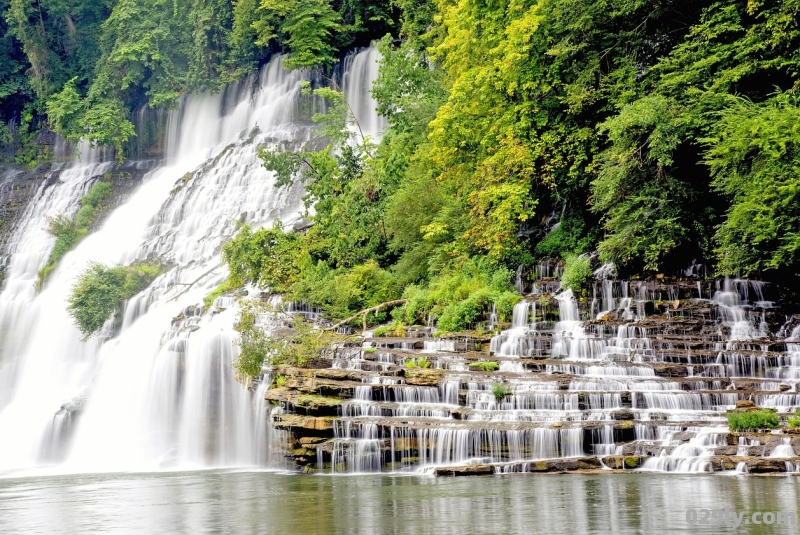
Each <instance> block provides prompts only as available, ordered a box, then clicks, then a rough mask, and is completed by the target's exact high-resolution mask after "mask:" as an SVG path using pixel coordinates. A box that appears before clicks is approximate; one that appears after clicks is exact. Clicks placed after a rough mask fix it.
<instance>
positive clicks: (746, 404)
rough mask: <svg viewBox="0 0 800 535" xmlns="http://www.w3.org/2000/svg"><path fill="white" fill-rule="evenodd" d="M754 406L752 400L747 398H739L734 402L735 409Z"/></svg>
mask: <svg viewBox="0 0 800 535" xmlns="http://www.w3.org/2000/svg"><path fill="white" fill-rule="evenodd" d="M755 406H756V404H755V403H754V402H753V401H750V400H749V399H740V400H739V401H737V402H736V408H737V409H750V408H753V407H755Z"/></svg>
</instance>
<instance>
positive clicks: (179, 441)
mask: <svg viewBox="0 0 800 535" xmlns="http://www.w3.org/2000/svg"><path fill="white" fill-rule="evenodd" d="M375 59H376V52H375V50H374V49H368V50H366V51H364V52H362V53H360V54H358V55H356V56H354V57H352V58H350V59H349V60H348V61H349V63H350V64H352V65H354V66H358V68H359V70H358V72H353V73H346V75H345V77H344V81H343V85H344V90H345V92H346V93H347V94H348V95H349V96H350V98H352V99H354V100H356V101H358V102H359V103H361V102H362V101H367V100H368V95H366V94H364V91H365V89H367V88H369V86H370V85H371V79H374V77H375V75H376V71H377V64H376V63H375ZM305 76H306V74H304V73H303V72H297V71H295V72H292V73H288V72H285V71H284V70H283V69H282V67H281V64H280V59H275V60H273V61H272V62H270V63H269V64H268V65H266V66H265V67H264V69H262V72H261V73H260V75H259V76H258V77H253V78H251V79H249V80H245V81H243V82H241V83H240V84H237V85H234V86H232V87H229V88H228V89H227V90H226V91H225V92H224V93H222V94H220V95H193V96H189V97H187V98H186V99H185V100H184V101H183V102H182V103H181V108H180V110H179V111H177V112H173V113H172V114H171V115H170V117H169V121H168V136H167V144H166V154H167V161H166V163H165V164H164V165H163V166H161V167H159V168H158V169H156V170H154V171H153V172H150V173H149V174H148V175H147V176H146V178H145V181H144V183H143V185H142V186H141V187H140V188H139V189H138V190H137V191H136V192H135V193H134V194H133V195H132V196H131V197H130V198H129V199H128V200H127V201H126V202H125V204H124V205H122V206H120V207H119V208H117V209H116V210H114V211H113V213H112V214H111V215H110V216H109V217H108V219H107V220H106V221H105V223H104V224H103V226H102V228H101V229H100V230H99V231H97V232H95V233H93V234H90V235H89V236H88V237H87V238H85V239H84V240H83V241H82V242H81V243H80V244H79V245H78V246H77V247H76V248H75V249H74V250H73V251H72V252H70V253H69V254H67V255H66V256H65V257H64V258H63V259H62V261H61V263H60V265H59V267H58V268H57V269H56V271H55V272H53V273H52V274H51V276H50V280H49V283H48V284H47V285H46V286H45V288H44V289H43V290H42V291H41V292H40V293H38V294H37V293H36V291H35V288H34V281H35V279H36V272H37V270H38V269H39V268H40V267H41V266H42V265H44V263H45V262H46V260H47V257H48V255H49V251H50V249H51V247H52V244H53V242H54V239H53V238H52V237H51V236H49V235H48V234H47V233H46V231H45V230H44V229H45V227H46V217H48V216H54V215H57V214H66V215H72V214H73V213H74V212H75V211H76V210H77V208H78V206H79V201H80V198H81V197H82V195H83V194H84V193H85V192H86V191H87V190H88V188H89V187H90V186H91V185H92V184H93V183H94V182H95V181H96V180H97V179H99V175H102V173H104V172H105V171H107V170H109V169H110V168H111V165H112V164H111V163H100V162H98V161H96V158H94V155H93V154H92V153H91V151H86V150H85V151H84V156H83V159H82V160H83V161H79V162H76V163H74V164H73V165H72V166H71V167H70V168H69V169H67V170H65V171H63V172H61V173H60V175H59V177H58V178H59V180H58V182H57V183H56V184H55V185H52V186H50V187H45V186H43V187H42V190H41V191H40V192H39V193H38V194H37V196H36V198H35V199H34V200H33V201H32V202H31V204H30V207H29V208H28V211H27V212H26V214H25V216H24V217H23V218H22V221H21V223H20V224H19V226H18V229H17V231H16V233H15V235H14V244H13V245H12V247H11V250H10V252H11V253H12V254H13V256H12V258H11V263H10V266H9V268H8V270H7V272H6V273H7V277H6V279H7V281H6V284H5V287H4V289H3V292H2V294H0V332H2V333H3V334H2V339H0V436H2V437H4V439H3V440H0V474H2V473H4V472H5V473H8V472H11V471H14V472H17V471H19V470H25V469H31V468H36V467H41V466H42V465H43V464H46V463H47V462H50V460H51V459H53V458H61V457H65V458H66V461H65V463H64V465H63V466H62V467H60V468H59V470H66V471H105V470H115V471H117V470H156V469H162V468H184V467H204V466H225V465H228V466H229V465H253V464H259V463H261V462H263V460H264V446H265V440H266V437H265V435H266V433H267V431H268V430H267V429H266V428H265V423H264V422H265V419H266V415H265V409H264V401H263V398H262V397H260V396H259V394H258V393H260V394H261V395H263V392H262V391H260V390H259V391H257V394H255V395H253V394H251V393H250V392H249V391H248V390H246V389H244V388H242V387H241V385H239V383H237V382H236V381H235V380H234V378H233V373H232V369H231V367H230V361H231V359H232V358H233V357H234V356H235V351H236V344H235V337H236V334H235V331H233V329H232V327H233V324H234V321H235V311H234V310H228V311H225V312H223V313H220V314H218V315H214V316H205V317H202V318H200V317H199V316H196V315H194V314H193V313H192V309H190V308H187V307H190V306H192V305H197V304H200V303H201V300H202V297H203V296H204V295H206V294H207V293H208V292H209V291H210V290H211V289H213V288H214V287H215V286H216V285H217V284H219V282H221V280H222V279H223V278H224V276H225V272H224V269H223V268H222V267H221V266H220V257H219V252H220V246H221V245H222V243H224V242H225V241H227V240H228V239H230V238H231V237H232V236H233V235H234V234H235V232H236V231H237V222H248V223H252V224H254V225H257V226H258V225H264V224H269V222H270V221H273V220H275V219H282V220H284V222H287V223H289V222H290V221H291V220H292V219H293V218H295V217H296V214H297V213H298V210H299V208H300V205H301V202H300V195H301V189H300V188H299V187H291V188H286V189H281V190H276V189H275V188H274V179H273V177H272V175H271V173H268V172H267V171H266V170H265V169H264V168H263V167H262V166H261V162H260V160H259V159H258V158H257V148H258V146H259V145H264V144H267V143H270V142H274V140H276V139H277V140H286V141H294V142H305V141H307V140H308V139H309V138H310V137H311V131H310V127H309V125H308V124H307V123H303V122H300V121H298V116H297V106H296V104H297V96H298V92H299V89H300V82H301V80H302V79H303V78H304V77H305ZM370 105H371V104H370ZM357 113H360V114H361V115H362V116H361V117H360V121H361V122H362V123H365V124H369V125H370V128H373V127H374V128H375V130H374V132H373V131H372V130H370V133H373V134H375V135H376V134H377V133H378V129H379V128H380V121H379V120H378V119H377V118H375V117H374V115H375V113H374V110H373V112H372V113H370V112H369V105H367V106H366V107H363V106H362V107H361V108H359V110H357ZM146 258H150V259H152V258H158V259H160V260H161V261H162V262H166V263H169V265H171V266H173V267H172V268H171V269H170V270H169V271H167V272H166V273H165V274H163V275H162V276H160V277H159V278H158V279H157V280H156V281H155V282H154V283H153V285H151V287H150V288H149V289H147V290H145V292H143V293H142V294H140V295H139V296H136V297H134V298H133V299H131V300H130V301H129V303H128V305H127V307H126V311H125V314H124V319H123V324H122V328H121V333H120V334H119V336H118V337H115V338H112V339H110V340H105V337H102V336H101V337H95V338H92V339H90V340H88V341H86V342H83V341H81V335H80V333H79V332H78V330H77V329H76V328H75V327H74V326H73V324H72V320H71V318H69V317H68V315H67V313H66V310H65V305H66V298H67V296H68V294H69V291H70V288H71V286H72V284H73V282H74V280H75V278H76V276H77V275H78V274H79V273H80V272H81V271H82V270H83V269H84V268H85V267H86V266H87V265H88V264H89V262H93V261H94V262H102V263H106V264H128V263H130V262H132V261H134V260H143V259H146ZM192 282H194V284H193V285H191V286H190V285H189V283H192ZM181 311H186V312H187V313H186V314H185V315H184V318H183V319H181V320H180V321H175V322H173V321H172V318H174V317H176V316H178V315H179V314H180V313H181ZM198 327H199V329H198ZM104 332H105V333H106V334H107V333H108V331H107V330H106V331H104ZM62 405H63V406H66V407H67V408H75V407H82V408H83V410H82V411H81V416H80V418H79V419H78V421H77V425H76V426H75V428H74V429H72V430H71V431H72V433H70V430H69V429H67V430H66V431H65V430H64V429H63V427H64V425H65V422H67V423H69V422H72V423H73V424H74V419H65V418H64V417H63V414H64V411H63V410H61V408H62ZM59 411H60V415H59V416H58V417H56V416H55V415H56V413H58V412H59ZM54 430H57V431H58V432H57V433H54ZM70 434H73V435H74V437H73V438H72V444H71V447H69V448H68V444H67V442H66V440H64V441H61V443H59V437H64V438H66V437H69V435H70ZM8 437H13V440H8V439H7V438H8ZM59 449H60V450H62V451H60V452H58V455H54V453H55V452H54V451H53V450H59Z"/></svg>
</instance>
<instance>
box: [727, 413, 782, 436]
mask: <svg viewBox="0 0 800 535" xmlns="http://www.w3.org/2000/svg"><path fill="white" fill-rule="evenodd" d="M780 424H781V420H780V418H779V417H778V415H777V414H776V413H775V411H774V410H770V409H760V410H757V411H750V412H729V413H728V426H729V427H730V429H731V431H753V430H757V429H774V428H776V427H779V426H780Z"/></svg>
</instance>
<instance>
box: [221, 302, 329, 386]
mask: <svg viewBox="0 0 800 535" xmlns="http://www.w3.org/2000/svg"><path fill="white" fill-rule="evenodd" d="M270 312H271V310H270V309H269V308H268V307H267V306H266V305H265V304H263V303H261V302H259V301H250V300H247V301H245V300H243V301H240V309H239V321H238V322H237V325H236V330H237V331H239V334H240V338H239V356H238V357H237V358H236V359H235V360H234V361H233V363H232V365H233V367H234V368H235V369H236V371H237V372H238V375H239V377H240V379H243V380H244V381H243V382H245V383H246V382H247V379H248V378H253V377H257V376H259V375H261V368H262V367H263V366H264V364H265V363H266V364H269V365H270V366H276V365H288V366H299V367H304V366H306V365H307V364H308V362H309V361H310V360H312V359H315V358H319V357H324V356H325V355H326V354H327V353H328V352H329V351H330V350H331V348H332V347H333V346H334V345H335V344H337V343H340V342H342V341H343V340H344V337H343V336H341V335H338V334H336V333H334V332H332V331H324V330H321V329H319V328H318V327H317V326H316V325H314V324H312V323H309V322H307V321H305V320H303V318H302V317H301V316H295V317H294V323H293V325H292V329H282V330H280V331H279V332H278V333H277V334H275V335H274V336H269V335H268V334H267V333H266V331H265V330H264V327H263V326H262V325H261V324H260V323H259V318H260V316H261V315H262V314H267V313H270Z"/></svg>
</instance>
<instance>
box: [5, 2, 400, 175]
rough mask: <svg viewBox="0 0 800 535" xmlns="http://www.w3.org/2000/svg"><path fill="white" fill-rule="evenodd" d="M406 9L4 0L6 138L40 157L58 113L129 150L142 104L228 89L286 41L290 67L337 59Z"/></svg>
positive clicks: (76, 134)
mask: <svg viewBox="0 0 800 535" xmlns="http://www.w3.org/2000/svg"><path fill="white" fill-rule="evenodd" d="M396 12H397V9H396V8H395V7H393V4H392V3H390V2H387V1H383V2H381V1H377V2H372V3H369V4H367V3H363V2H362V1H359V0H346V1H341V0H335V1H331V0H295V1H291V0H289V1H283V0H260V1H259V0H237V1H231V0H170V1H164V0H146V1H140V0H37V1H36V2H32V1H30V0H0V148H3V149H5V150H4V152H5V153H6V155H7V156H10V157H12V158H15V159H16V160H17V161H19V162H20V163H24V162H28V161H34V162H35V161H36V157H37V156H39V157H40V156H42V155H41V154H36V153H35V151H36V149H37V147H36V144H35V143H34V138H35V135H36V133H37V132H38V131H39V130H41V128H43V127H44V126H45V125H46V124H47V125H49V127H50V128H52V129H53V130H55V131H56V132H58V133H59V134H61V135H63V136H64V137H65V138H67V139H71V140H77V139H81V138H82V139H86V140H89V141H91V142H93V143H96V144H101V145H108V146H112V147H115V148H116V149H117V153H118V156H120V157H121V156H122V154H121V153H122V150H123V148H124V146H125V143H126V142H128V141H129V140H130V139H131V138H132V137H133V136H135V135H136V133H135V131H134V126H133V123H132V121H131V111H132V110H134V109H135V108H138V107H140V106H142V105H148V106H150V107H153V108H156V107H171V106H175V105H176V104H177V99H178V97H180V95H181V94H183V93H185V92H187V91H195V90H219V89H221V88H222V87H223V85H224V84H226V83H228V82H231V81H233V80H236V79H238V78H239V77H241V76H242V75H245V74H248V73H251V72H253V71H254V70H255V69H256V68H257V67H258V66H259V65H260V64H261V63H263V62H265V61H266V60H268V59H269V57H270V56H271V55H272V54H275V53H279V52H284V53H287V54H288V56H287V60H286V63H285V64H286V65H287V66H288V67H291V68H299V67H317V66H328V67H329V66H331V65H332V64H333V63H334V62H335V61H336V60H337V59H338V58H339V57H341V55H342V54H343V53H344V52H346V51H347V49H348V47H351V46H361V45H364V44H367V43H369V41H370V40H371V39H374V38H378V37H381V36H383V35H385V34H386V33H387V32H390V31H392V30H393V29H395V27H396V22H395V19H396V18H397V13H396ZM31 150H33V151H34V154H32V155H31V154H28V152H30V151H31ZM26 151H27V152H26ZM9 153H10V154H9Z"/></svg>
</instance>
